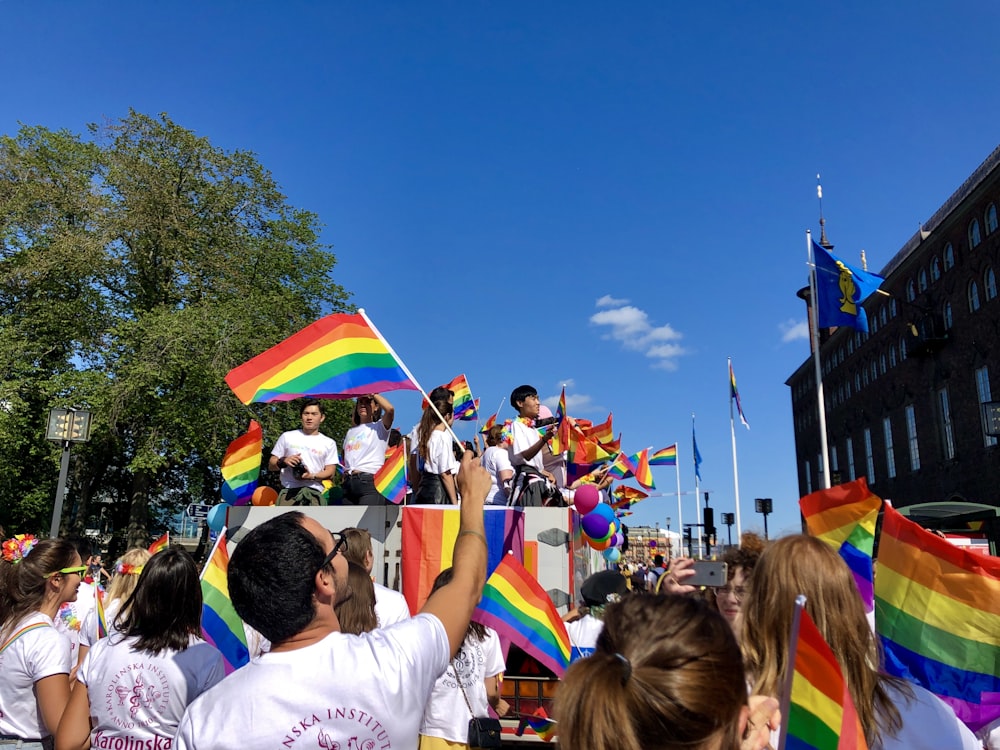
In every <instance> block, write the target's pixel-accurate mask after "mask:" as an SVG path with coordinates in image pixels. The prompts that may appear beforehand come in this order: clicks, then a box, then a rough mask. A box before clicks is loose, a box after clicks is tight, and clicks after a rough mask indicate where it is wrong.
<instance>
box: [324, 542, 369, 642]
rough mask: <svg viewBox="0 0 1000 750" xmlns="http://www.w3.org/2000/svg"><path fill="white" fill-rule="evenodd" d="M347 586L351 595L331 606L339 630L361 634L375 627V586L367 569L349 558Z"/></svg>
mask: <svg viewBox="0 0 1000 750" xmlns="http://www.w3.org/2000/svg"><path fill="white" fill-rule="evenodd" d="M347 587H348V588H349V589H350V591H351V595H350V596H349V597H347V598H346V599H344V600H343V601H341V602H340V603H339V604H337V605H336V606H335V607H334V608H333V609H334V612H336V613H337V620H338V621H339V622H340V632H341V633H351V634H352V635H361V634H362V633H368V632H370V631H372V630H374V629H375V628H377V627H378V618H377V617H375V586H374V585H373V584H372V579H371V576H369V575H368V571H367V570H365V569H364V568H363V567H361V566H360V565H358V564H357V563H355V562H351V561H350V560H348V561H347Z"/></svg>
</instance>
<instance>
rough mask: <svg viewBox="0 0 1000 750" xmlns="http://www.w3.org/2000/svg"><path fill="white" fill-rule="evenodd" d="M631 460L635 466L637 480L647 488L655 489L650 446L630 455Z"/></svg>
mask: <svg viewBox="0 0 1000 750" xmlns="http://www.w3.org/2000/svg"><path fill="white" fill-rule="evenodd" d="M629 461H631V462H632V465H633V466H634V467H635V469H634V471H635V481H637V482H638V483H639V484H641V485H642V486H643V487H645V488H646V489H647V490H655V489H656V484H655V483H654V482H653V472H652V470H651V469H650V468H649V448H646V449H645V450H641V451H639V452H638V453H636V454H635V455H634V456H629Z"/></svg>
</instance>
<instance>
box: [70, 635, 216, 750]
mask: <svg viewBox="0 0 1000 750" xmlns="http://www.w3.org/2000/svg"><path fill="white" fill-rule="evenodd" d="M136 640H137V639H136V638H123V637H122V636H121V635H119V634H115V635H113V636H109V637H107V638H101V639H100V640H99V641H98V642H97V643H95V644H94V646H93V647H92V648H91V649H90V651H88V652H87V655H86V656H85V657H84V659H83V665H82V666H81V667H80V673H79V674H78V675H77V680H78V681H79V682H80V683H82V684H83V685H85V686H86V687H87V695H88V697H89V698H90V721H91V726H92V729H91V730H90V746H91V747H93V748H105V747H110V748H115V747H130V748H131V747H136V748H138V747H150V748H152V747H161V746H164V745H163V743H165V742H170V740H171V739H172V738H173V736H174V734H175V732H176V731H177V724H178V723H180V720H181V716H183V715H184V709H185V708H186V707H187V705H188V704H189V703H190V702H191V701H193V700H194V699H195V698H196V697H198V696H199V695H201V694H202V693H204V692H205V691H206V690H208V689H209V688H210V687H212V686H213V685H215V684H216V683H218V682H219V681H221V680H222V678H223V677H225V675H226V672H225V668H224V666H223V662H222V654H221V653H219V650H218V649H217V648H215V646H212V645H211V644H208V643H205V642H204V641H203V640H201V639H200V638H195V637H192V638H191V645H190V646H188V647H187V648H186V649H184V650H183V651H173V650H166V651H161V652H160V653H159V654H158V655H153V654H150V653H147V652H144V651H135V650H133V647H134V645H135V642H136ZM157 737H159V738H160V742H156V738H157Z"/></svg>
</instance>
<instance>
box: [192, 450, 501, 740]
mask: <svg viewBox="0 0 1000 750" xmlns="http://www.w3.org/2000/svg"><path fill="white" fill-rule="evenodd" d="M458 485H459V488H460V490H461V494H462V504H461V506H460V509H459V517H460V521H459V530H458V533H457V536H456V539H455V546H454V552H453V561H452V569H453V576H452V580H451V582H450V583H448V584H447V585H444V586H442V587H441V588H440V589H438V590H437V591H435V592H434V593H433V594H431V595H430V596H429V597H428V599H427V601H426V603H424V604H423V606H422V608H421V610H420V612H419V613H418V614H417V615H416V616H415V617H413V618H410V619H407V620H404V621H402V622H398V623H395V624H393V625H389V626H388V627H384V628H378V629H376V630H373V631H371V632H368V633H362V634H360V635H348V634H346V633H342V632H341V628H340V622H339V620H338V619H337V614H336V610H335V606H336V605H337V604H338V603H339V602H341V601H343V600H344V599H346V598H347V597H348V596H350V594H351V591H350V587H349V585H348V579H347V575H348V573H347V560H346V558H345V557H344V555H343V554H341V552H342V550H343V549H344V546H345V544H346V541H345V539H344V537H343V536H342V535H340V534H336V533H331V532H330V531H328V530H326V529H324V528H323V526H322V525H320V524H319V523H318V522H317V521H316V520H314V519H313V518H310V517H308V516H306V515H303V514H301V513H298V512H295V511H292V512H287V513H282V514H281V515H278V516H276V517H274V518H272V519H270V520H268V521H266V522H264V523H262V524H261V525H259V526H257V527H255V528H253V529H251V530H250V531H249V532H248V533H247V534H246V536H245V537H244V538H243V539H242V540H241V541H240V542H239V544H237V545H236V549H235V550H234V551H233V554H232V557H231V559H230V563H229V573H228V582H229V594H230V597H231V599H232V602H233V606H234V607H235V609H236V612H237V614H238V615H239V616H240V617H241V618H243V620H244V621H245V622H246V623H247V624H248V625H249V626H250V627H252V628H254V629H255V630H257V631H259V632H260V633H261V634H262V635H263V636H264V637H265V638H267V639H268V640H269V641H270V642H271V650H270V651H268V652H267V653H264V654H261V655H260V656H259V657H258V658H256V659H254V660H253V661H251V662H250V664H248V665H246V666H244V667H241V668H240V669H238V670H236V671H235V672H233V673H232V674H231V675H229V676H228V677H227V678H226V679H225V680H223V681H222V682H221V683H219V684H218V685H216V686H215V687H214V688H212V689H211V690H209V691H208V692H207V693H205V694H204V695H202V696H200V697H199V698H197V699H196V700H195V701H194V702H193V703H192V704H191V705H190V706H189V707H188V709H187V712H186V713H185V714H184V718H183V719H182V720H181V724H180V727H179V729H178V732H177V736H176V737H175V738H174V745H173V747H174V748H175V750H194V749H195V748H212V749H213V750H228V749H229V748H232V749H233V750H257V749H258V748H260V750H264V749H265V748H267V749H268V750H270V748H275V747H300V746H301V747H320V748H334V747H343V748H347V747H352V748H355V747H356V748H365V747H372V748H378V747H392V748H393V750H416V748H417V736H418V732H419V729H420V721H421V719H422V717H423V712H424V707H425V706H426V705H427V701H428V699H429V698H430V695H431V692H432V690H433V688H434V683H435V681H436V679H437V677H438V675H440V674H441V673H442V672H444V670H445V669H446V668H447V666H448V664H449V662H450V661H451V659H452V657H453V656H454V655H455V654H456V653H457V652H458V649H459V647H460V646H461V645H462V643H463V641H464V640H465V635H466V631H467V629H468V626H469V621H470V618H471V616H472V612H473V610H474V609H475V607H476V604H477V603H478V602H479V598H480V596H481V594H482V590H483V584H484V583H485V579H486V537H485V530H484V528H483V501H484V500H485V498H486V493H487V492H488V491H489V488H490V477H489V474H488V473H487V472H486V470H485V469H483V468H482V467H481V466H479V465H478V463H477V462H475V461H474V460H473V458H472V452H471V451H467V452H466V453H465V455H464V456H463V457H462V464H461V468H460V470H459V474H458ZM262 707H263V708H262Z"/></svg>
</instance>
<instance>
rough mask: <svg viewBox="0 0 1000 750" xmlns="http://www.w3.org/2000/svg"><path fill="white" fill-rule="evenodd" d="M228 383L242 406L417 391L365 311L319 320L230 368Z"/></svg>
mask: <svg viewBox="0 0 1000 750" xmlns="http://www.w3.org/2000/svg"><path fill="white" fill-rule="evenodd" d="M226 382H227V383H228V384H229V387H230V388H232V390H233V393H235V394H236V397H237V398H239V400H240V401H242V402H243V403H244V404H250V403H253V402H255V401H257V402H262V403H270V402H272V401H291V400H292V399H295V398H300V397H302V396H308V397H311V398H351V397H353V396H358V395H363V394H366V393H384V392H386V391H396V390H400V389H408V390H417V386H416V384H415V383H414V382H413V381H412V380H410V377H409V376H408V375H407V374H406V371H405V370H404V369H403V366H402V365H401V364H400V362H399V360H398V359H396V355H395V354H394V353H393V352H392V350H390V349H389V346H388V344H386V343H385V341H384V340H383V339H382V337H381V336H380V335H379V334H378V332H377V331H376V330H375V327H374V326H373V325H372V324H371V321H370V320H369V319H368V318H367V317H366V316H365V314H364V312H358V313H355V314H351V313H334V314H333V315H327V316H326V317H325V318H320V319H319V320H317V321H316V322H315V323H312V324H310V325H308V326H306V327H305V328H303V329H302V330H301V331H299V332H298V333H294V334H292V335H291V336H289V337H288V338H287V339H285V340H284V341H282V342H281V343H279V344H276V345H275V346H272V347H271V348H270V349H268V350H267V351H265V352H263V353H261V354H258V355H257V356H256V357H254V358H253V359H251V360H250V361H249V362H245V363H244V364H242V365H240V366H239V367H235V368H233V369H232V370H230V371H229V374H228V375H226Z"/></svg>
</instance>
